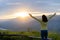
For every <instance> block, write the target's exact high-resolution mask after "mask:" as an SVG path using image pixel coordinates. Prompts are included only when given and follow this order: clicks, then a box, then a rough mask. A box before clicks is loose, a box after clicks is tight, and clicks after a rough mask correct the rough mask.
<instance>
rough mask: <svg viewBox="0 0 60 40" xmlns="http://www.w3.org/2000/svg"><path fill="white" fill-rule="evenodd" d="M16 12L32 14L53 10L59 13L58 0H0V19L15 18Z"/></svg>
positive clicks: (59, 1) (47, 12)
mask: <svg viewBox="0 0 60 40" xmlns="http://www.w3.org/2000/svg"><path fill="white" fill-rule="evenodd" d="M18 12H20V13H21V12H27V13H30V12H31V14H34V16H40V15H41V14H46V15H49V14H51V13H55V12H56V13H57V15H60V0H0V19H10V18H15V17H17V16H16V15H15V14H17V13H18ZM17 15H18V14H17Z"/></svg>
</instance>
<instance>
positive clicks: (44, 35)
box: [41, 30, 48, 40]
mask: <svg viewBox="0 0 60 40" xmlns="http://www.w3.org/2000/svg"><path fill="white" fill-rule="evenodd" d="M47 37H48V30H41V40H48V38H47Z"/></svg>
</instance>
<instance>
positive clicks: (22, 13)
mask: <svg viewBox="0 0 60 40" xmlns="http://www.w3.org/2000/svg"><path fill="white" fill-rule="evenodd" d="M15 15H16V16H17V17H23V18H24V17H27V16H28V13H27V12H18V13H16V14H15Z"/></svg>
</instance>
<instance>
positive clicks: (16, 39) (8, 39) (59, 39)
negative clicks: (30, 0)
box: [0, 30, 60, 40]
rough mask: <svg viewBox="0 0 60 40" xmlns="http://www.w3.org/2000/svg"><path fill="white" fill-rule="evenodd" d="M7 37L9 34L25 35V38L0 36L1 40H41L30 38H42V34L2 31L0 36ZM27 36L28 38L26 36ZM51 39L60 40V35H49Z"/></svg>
mask: <svg viewBox="0 0 60 40" xmlns="http://www.w3.org/2000/svg"><path fill="white" fill-rule="evenodd" d="M1 34H3V35H7V34H16V35H19V34H20V35H23V36H0V40H40V39H39V38H30V37H29V36H35V37H40V32H37V31H32V32H11V31H2V30H0V35H1ZM24 35H26V36H24ZM48 37H49V38H52V40H60V34H58V33H51V32H49V34H48Z"/></svg>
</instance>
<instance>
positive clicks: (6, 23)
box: [0, 15, 60, 32]
mask: <svg viewBox="0 0 60 40" xmlns="http://www.w3.org/2000/svg"><path fill="white" fill-rule="evenodd" d="M37 18H39V17H37ZM47 26H48V30H49V31H51V32H60V31H59V30H60V15H56V16H55V17H53V18H52V19H51V20H50V21H49V22H48V25H47ZM40 27H41V25H40V23H39V22H38V21H36V20H35V19H33V18H31V17H28V19H27V20H25V21H23V20H22V19H21V18H20V17H16V18H14V19H7V20H3V19H1V20H0V30H2V29H7V30H10V31H27V30H28V28H29V29H30V30H31V31H32V30H34V31H40Z"/></svg>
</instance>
